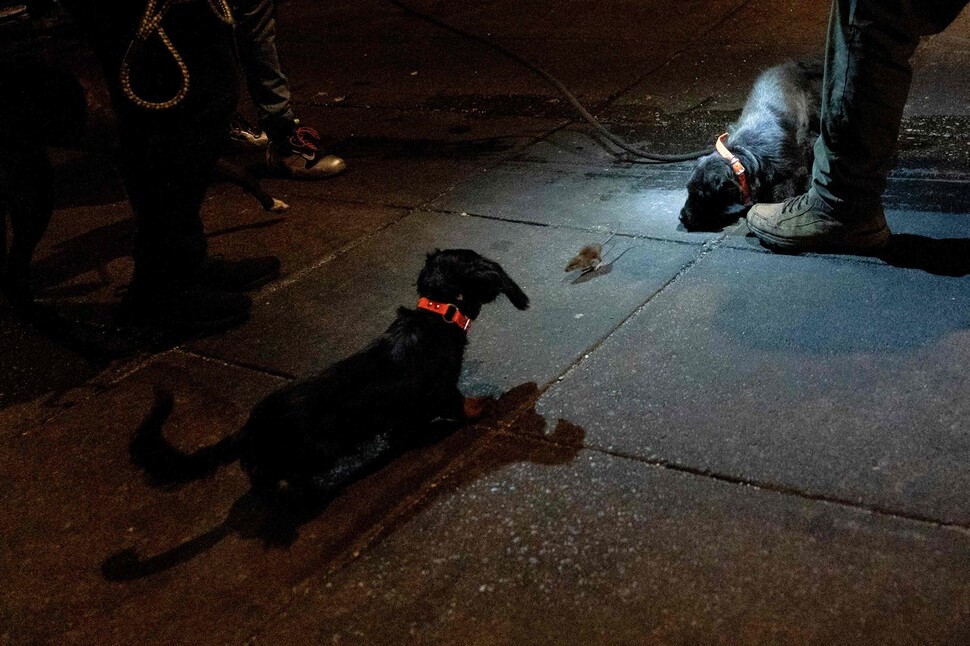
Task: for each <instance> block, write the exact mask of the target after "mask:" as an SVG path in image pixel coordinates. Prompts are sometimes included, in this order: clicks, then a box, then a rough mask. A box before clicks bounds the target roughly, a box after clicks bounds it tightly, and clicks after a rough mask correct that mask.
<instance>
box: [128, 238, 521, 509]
mask: <svg viewBox="0 0 970 646" xmlns="http://www.w3.org/2000/svg"><path fill="white" fill-rule="evenodd" d="M418 294H419V295H421V296H425V297H427V298H430V299H431V300H435V301H439V302H444V303H451V304H454V305H456V306H457V307H458V308H459V309H460V311H461V312H462V313H463V314H465V315H466V316H469V317H471V318H475V317H476V316H478V314H479V312H480V310H481V307H482V305H483V304H485V303H490V302H492V301H494V300H495V299H496V298H497V297H498V296H499V295H500V294H505V295H506V296H507V297H508V299H509V300H510V301H511V302H512V304H513V305H515V307H517V308H519V309H526V308H527V307H528V306H529V298H528V297H527V296H526V295H525V293H524V292H523V291H522V290H521V289H520V288H519V286H518V285H516V284H515V282H514V281H513V280H512V279H511V278H509V276H508V275H507V274H506V273H505V271H504V270H503V269H502V267H501V266H500V265H499V264H498V263H496V262H494V261H491V260H488V259H487V258H483V257H482V256H480V255H478V254H477V253H475V252H474V251H469V250H465V249H449V250H445V251H438V250H436V251H435V252H434V253H431V254H429V255H428V258H427V262H426V263H425V266H424V269H422V271H421V274H420V276H419V277H418ZM466 343H467V340H466V334H465V332H464V331H462V329H461V328H460V327H458V326H457V325H455V324H453V323H449V322H447V321H445V320H444V319H443V318H442V316H441V315H440V314H436V313H433V312H429V311H426V310H420V309H417V310H412V309H406V308H401V309H400V310H399V311H398V315H397V318H396V319H395V321H394V322H393V323H392V324H391V326H390V327H389V328H388V329H387V331H386V332H385V333H384V334H383V335H381V336H380V337H379V338H378V339H377V340H376V341H374V342H373V343H371V344H370V345H369V346H368V347H367V348H365V349H364V350H362V351H361V352H359V353H357V354H355V355H352V356H350V357H348V358H347V359H344V360H343V361H340V362H339V363H336V364H334V365H333V366H331V367H329V368H327V369H325V370H324V371H323V372H321V373H319V374H316V375H314V376H311V377H308V378H305V379H302V380H300V381H296V382H294V383H292V384H288V385H286V386H284V387H283V388H280V389H279V390H277V391H275V392H273V393H271V394H270V395H269V396H267V397H266V398H265V399H263V400H262V401H260V402H259V403H258V404H256V406H255V407H254V408H253V410H252V412H251V414H250V416H249V420H248V421H247V422H246V424H245V425H244V426H243V427H242V429H240V430H239V431H238V432H236V433H235V434H233V435H230V436H229V437H227V438H225V439H223V440H222V441H220V442H218V443H217V444H215V445H212V446H210V447H205V448H203V449H200V450H198V451H196V452H194V453H192V454H185V453H182V452H180V451H178V450H177V449H175V448H174V447H173V446H172V445H171V444H169V443H168V442H167V441H166V440H165V439H164V438H163V437H162V428H161V427H162V423H163V422H164V419H165V418H166V417H167V415H168V411H169V410H170V409H171V396H170V395H166V394H164V393H160V394H159V396H158V398H157V400H156V406H155V409H154V410H153V411H152V414H150V415H149V416H148V418H147V419H146V420H145V421H144V422H143V423H142V425H141V427H140V428H139V429H138V431H136V433H135V437H134V439H133V440H132V444H131V455H132V459H133V461H134V462H135V463H136V464H137V465H139V466H140V467H142V468H143V469H145V471H146V472H147V473H148V475H149V476H150V477H151V479H152V480H154V481H155V482H157V483H164V482H179V481H186V480H192V479H195V478H199V477H201V476H203V475H206V474H208V473H210V472H212V471H214V470H215V469H217V468H218V467H219V466H221V465H223V464H228V463H230V462H233V461H235V460H237V459H238V460H239V462H240V464H241V466H242V468H243V469H244V470H245V471H246V473H247V474H248V475H249V478H250V481H251V483H252V486H253V489H254V490H255V491H256V492H257V493H258V494H262V495H266V496H267V497H270V498H276V497H278V496H279V495H280V494H283V493H284V492H285V493H290V494H295V495H297V496H298V497H300V498H306V499H308V500H318V499H321V498H326V497H328V496H330V495H332V494H333V493H334V492H335V491H336V490H338V489H339V487H341V486H342V485H344V484H346V483H347V482H349V481H351V480H353V479H356V478H357V477H359V476H360V475H362V474H364V473H367V472H369V471H371V470H373V469H374V468H375V467H377V466H380V465H381V464H383V463H385V462H387V461H388V460H390V459H391V458H393V457H394V456H395V455H397V454H399V453H401V452H402V451H404V450H407V449H409V448H413V447H415V446H418V445H421V444H425V443H428V442H432V441H435V440H436V439H439V438H441V437H443V436H444V435H446V434H448V433H450V432H452V431H454V430H455V429H457V428H458V427H459V426H460V425H461V423H462V421H463V419H464V402H465V400H464V397H463V396H462V394H461V392H460V391H459V390H458V378H459V374H460V372H461V363H462V358H463V355H464V350H465V345H466Z"/></svg>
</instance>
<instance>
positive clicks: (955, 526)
mask: <svg viewBox="0 0 970 646" xmlns="http://www.w3.org/2000/svg"><path fill="white" fill-rule="evenodd" d="M583 448H585V449H588V450H590V451H595V452H597V453H602V454H603V455H610V456H613V457H617V458H622V459H625V460H633V461H635V462H640V463H642V464H647V465H650V466H653V467H657V468H661V469H666V470H668V471H676V472H678V473H684V474H687V475H691V476H695V477H700V478H706V479H708V480H714V481H717V482H721V483H725V484H730V485H740V486H745V487H751V488H753V489H758V490H760V491H768V492H771V493H776V494H781V495H784V496H791V497H794V498H800V499H802V500H808V501H812V502H823V503H827V504H832V505H838V506H839V507H845V508H848V509H853V510H856V511H863V512H868V513H870V514H874V515H877V516H884V517H888V518H895V519H899V520H906V521H910V522H917V523H923V524H928V525H932V526H934V527H938V528H940V529H950V530H955V531H958V532H960V533H962V534H966V535H968V536H970V524H967V523H958V522H954V521H949V520H944V519H941V518H937V517H935V516H931V515H929V514H920V513H916V512H912V511H907V510H904V509H894V508H892V507H888V506H884V505H875V504H867V503H864V502H861V501H857V500H852V499H850V498H844V497H841V496H836V495H831V494H824V493H814V492H811V491H807V490H804V489H799V488H798V487H793V486H790V485H785V484H782V483H779V482H772V481H769V480H760V479H757V478H745V477H742V476H735V475H731V474H729V473H723V472H720V471H715V470H713V469H705V468H703V467H692V466H690V465H686V464H681V463H679V462H675V461H673V460H667V459H664V458H647V457H643V456H640V455H636V454H633V453H628V452H625V451H618V450H614V449H609V448H605V447H601V446H590V445H586V446H584V447H583Z"/></svg>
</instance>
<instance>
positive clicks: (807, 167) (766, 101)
mask: <svg viewBox="0 0 970 646" xmlns="http://www.w3.org/2000/svg"><path fill="white" fill-rule="evenodd" d="M822 69H823V68H822V65H821V64H820V63H809V62H797V63H796V62H791V61H789V62H787V63H783V64H782V65H778V66H777V67H772V68H769V69H767V70H765V71H764V72H762V73H761V75H760V76H759V77H758V79H757V80H756V81H755V83H754V87H753V88H752V89H751V94H750V95H749V96H748V100H747V102H746V103H745V104H744V109H743V110H742V111H741V117H740V118H739V119H738V121H737V122H736V123H734V124H732V125H731V126H729V128H728V133H729V134H728V137H727V140H726V141H725V142H724V143H725V144H726V146H727V148H728V149H729V151H730V153H732V154H733V155H734V156H735V157H737V159H738V161H740V162H741V164H742V165H743V167H744V171H745V181H746V182H747V184H748V189H749V191H750V195H749V197H748V199H745V196H744V195H743V190H742V184H741V181H740V178H739V177H738V176H737V174H736V173H735V171H734V170H733V169H732V168H731V162H730V161H729V160H728V159H725V158H724V157H723V156H722V155H721V154H720V153H718V152H713V153H711V154H709V155H706V156H704V157H702V158H701V159H700V160H699V161H698V162H697V167H696V168H695V169H694V173H693V174H692V175H691V177H690V180H689V181H688V182H687V202H686V204H684V208H683V209H681V211H680V221H681V222H682V223H683V225H684V227H685V228H687V229H688V230H690V231H710V230H718V229H721V228H723V227H724V226H726V225H728V224H731V223H732V222H734V221H735V220H737V219H738V218H739V217H741V215H743V214H744V213H745V212H746V211H747V209H748V208H749V207H750V206H751V204H753V203H756V202H781V201H783V200H784V199H785V198H788V197H793V196H795V195H799V194H801V193H804V192H805V191H806V190H807V189H808V187H809V181H810V180H811V177H812V161H813V159H814V153H813V146H814V145H815V140H816V139H817V138H818V133H819V110H820V106H821V102H822V99H821V97H822Z"/></svg>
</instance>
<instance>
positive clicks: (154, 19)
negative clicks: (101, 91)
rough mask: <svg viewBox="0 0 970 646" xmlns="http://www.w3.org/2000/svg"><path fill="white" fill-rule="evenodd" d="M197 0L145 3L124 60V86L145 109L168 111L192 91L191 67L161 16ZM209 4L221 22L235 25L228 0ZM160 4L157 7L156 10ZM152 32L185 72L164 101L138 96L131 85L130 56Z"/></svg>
mask: <svg viewBox="0 0 970 646" xmlns="http://www.w3.org/2000/svg"><path fill="white" fill-rule="evenodd" d="M193 1H194V0H161V3H159V0H148V2H147V4H146V5H145V13H144V14H142V17H141V20H140V21H139V22H138V28H137V29H136V30H135V37H134V38H133V39H132V41H131V43H130V44H129V45H128V50H127V51H126V52H125V57H124V59H122V61H121V72H120V80H121V89H122V91H123V92H124V93H125V96H126V97H128V100H129V101H131V102H132V103H134V104H135V105H137V106H138V107H140V108H144V109H145V110H168V109H170V108H174V107H175V106H177V105H178V104H179V103H181V102H182V100H183V99H184V98H185V96H186V95H187V94H188V93H189V83H190V78H189V68H188V66H187V65H186V64H185V61H184V60H182V56H181V55H180V54H179V53H178V50H177V49H175V45H173V44H172V41H171V39H169V37H168V34H166V33H165V29H164V28H163V27H162V19H163V18H165V14H166V13H168V10H169V9H171V8H172V7H174V6H175V5H177V4H183V3H186V2H193ZM206 1H207V2H208V4H209V8H210V9H212V13H214V14H215V15H216V17H217V18H219V20H220V21H222V22H224V23H225V24H227V25H232V24H233V18H232V9H230V8H229V2H228V0H206ZM156 7H157V9H156ZM153 33H157V34H158V38H159V40H161V41H162V44H163V45H164V46H165V49H166V50H167V51H168V53H169V54H171V56H172V60H174V61H175V64H176V65H177V66H178V68H179V73H180V74H181V75H182V83H181V86H180V87H179V89H178V91H177V92H176V93H175V95H174V96H172V98H170V99H167V100H165V101H148V100H146V99H143V98H142V97H140V96H138V93H137V92H135V90H134V88H132V87H131V59H132V58H133V57H134V56H135V55H136V54H137V53H138V52H139V51H140V50H141V48H142V47H144V45H145V42H146V41H147V40H148V39H149V38H150V37H151V35H152V34H153Z"/></svg>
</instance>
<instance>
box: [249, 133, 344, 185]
mask: <svg viewBox="0 0 970 646" xmlns="http://www.w3.org/2000/svg"><path fill="white" fill-rule="evenodd" d="M266 164H267V165H268V166H269V168H270V170H274V171H278V172H281V173H283V174H285V175H289V176H290V177H295V178H297V179H321V178H324V177H333V176H334V175H339V174H340V173H342V172H344V171H345V170H347V164H346V163H344V160H343V159H341V158H340V157H337V156H336V155H324V154H323V153H321V152H320V135H319V134H318V133H317V131H316V130H314V129H313V128H307V127H305V126H297V128H296V129H295V130H294V131H293V134H292V135H290V136H289V138H287V139H286V140H284V141H282V142H279V143H276V142H273V143H272V144H270V146H269V148H267V149H266Z"/></svg>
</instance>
